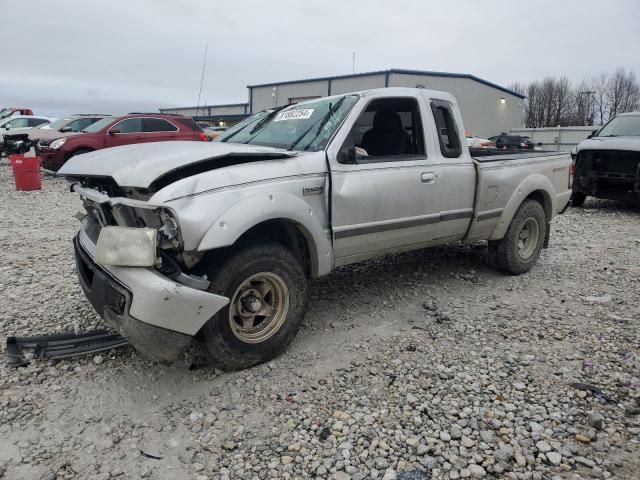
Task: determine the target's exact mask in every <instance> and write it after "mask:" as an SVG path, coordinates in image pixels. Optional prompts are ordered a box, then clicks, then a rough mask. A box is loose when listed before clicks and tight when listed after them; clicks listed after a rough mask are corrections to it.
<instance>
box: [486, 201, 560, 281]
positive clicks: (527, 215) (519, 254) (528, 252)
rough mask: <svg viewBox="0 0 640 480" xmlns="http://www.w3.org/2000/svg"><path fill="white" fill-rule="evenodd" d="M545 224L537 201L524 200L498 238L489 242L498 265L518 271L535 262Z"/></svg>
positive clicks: (527, 269)
mask: <svg viewBox="0 0 640 480" xmlns="http://www.w3.org/2000/svg"><path fill="white" fill-rule="evenodd" d="M547 228H549V226H548V224H547V220H546V216H545V213H544V209H543V208H542V205H540V203H538V202H536V201H535V200H525V201H524V202H523V203H522V205H520V208H519V209H518V211H517V212H516V214H515V216H514V217H513V220H511V224H510V225H509V228H508V229H507V233H505V235H504V238H502V240H497V241H492V242H490V243H489V247H490V249H491V253H492V256H493V258H494V260H495V263H496V265H497V267H498V269H500V270H503V271H505V272H508V273H511V274H512V275H519V274H521V273H525V272H528V271H529V270H531V267H533V265H534V264H535V263H536V261H537V260H538V257H539V256H540V251H541V250H542V245H543V244H544V239H545V236H546V234H547Z"/></svg>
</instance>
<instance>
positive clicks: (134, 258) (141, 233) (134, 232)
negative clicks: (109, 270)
mask: <svg viewBox="0 0 640 480" xmlns="http://www.w3.org/2000/svg"><path fill="white" fill-rule="evenodd" d="M157 235H158V232H157V230H155V229H153V228H137V227H104V228H102V229H101V230H100V236H99V237H98V243H97V245H96V262H97V263H99V264H101V265H113V266H126V267H152V266H154V265H155V264H156V258H157V253H156V246H157Z"/></svg>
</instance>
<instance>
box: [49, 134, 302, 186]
mask: <svg viewBox="0 0 640 480" xmlns="http://www.w3.org/2000/svg"><path fill="white" fill-rule="evenodd" d="M294 155H295V153H293V152H289V151H287V150H281V149H276V148H270V147H260V146H251V145H242V144H234V143H221V142H196V141H194V142H190V141H172V142H154V143H143V144H137V145H125V146H121V147H113V148H105V149H103V150H97V151H95V152H90V153H85V154H83V155H77V156H75V157H72V158H70V159H69V160H68V161H67V162H66V163H65V164H64V165H63V166H62V168H61V169H60V170H58V175H62V176H67V177H111V178H113V180H114V181H115V182H116V183H117V184H118V185H119V186H121V187H134V188H144V189H147V188H149V186H150V185H151V184H152V183H153V182H154V180H157V179H159V178H160V177H163V176H165V175H168V174H171V173H172V172H176V171H179V170H180V169H181V168H184V167H188V166H190V165H194V166H196V165H199V166H200V167H202V166H203V165H204V164H205V163H206V165H207V166H209V165H210V168H205V170H208V169H215V168H216V159H218V161H219V163H220V166H226V164H225V163H224V162H223V160H222V159H223V158H227V159H228V158H231V157H245V158H247V159H249V158H255V159H264V160H269V159H277V158H287V157H292V156H294ZM238 163H242V161H241V160H239V162H238ZM203 171H204V170H203Z"/></svg>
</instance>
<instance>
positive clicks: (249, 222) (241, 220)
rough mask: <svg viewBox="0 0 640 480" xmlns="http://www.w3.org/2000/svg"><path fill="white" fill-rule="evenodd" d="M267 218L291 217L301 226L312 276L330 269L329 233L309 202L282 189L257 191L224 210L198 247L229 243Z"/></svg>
mask: <svg viewBox="0 0 640 480" xmlns="http://www.w3.org/2000/svg"><path fill="white" fill-rule="evenodd" d="M268 220H286V221H290V222H293V223H294V224H296V226H297V227H298V228H299V229H300V231H301V233H302V234H303V235H304V237H305V239H306V241H307V246H308V247H309V253H310V255H311V270H312V276H313V277H319V276H322V275H326V274H327V273H329V272H330V271H331V269H332V266H333V254H332V247H331V241H330V236H329V235H327V233H326V232H325V230H324V229H323V227H322V225H321V224H320V221H319V220H318V219H317V217H316V215H315V212H314V211H313V209H312V208H311V206H309V204H308V203H306V202H305V201H304V200H302V199H301V198H299V197H296V196H295V195H292V194H290V193H285V192H274V193H260V194H257V195H254V196H251V197H248V198H245V199H244V200H242V201H240V202H239V203H236V204H235V205H233V206H232V207H231V208H229V209H227V210H225V211H224V212H223V213H222V214H221V215H219V216H218V217H217V218H216V219H215V221H214V222H213V223H212V224H211V226H210V227H209V229H208V230H207V232H206V233H205V234H204V236H203V237H202V240H201V241H200V244H199V245H198V248H197V250H198V251H207V250H213V249H216V248H221V247H229V246H231V245H233V244H234V243H235V242H236V241H237V240H238V239H239V238H240V237H241V236H242V235H243V234H244V233H246V232H247V231H248V230H249V229H251V228H252V227H255V226H256V225H258V224H260V223H263V222H266V221H268Z"/></svg>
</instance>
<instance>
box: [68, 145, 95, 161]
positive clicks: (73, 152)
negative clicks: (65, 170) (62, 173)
mask: <svg viewBox="0 0 640 480" xmlns="http://www.w3.org/2000/svg"><path fill="white" fill-rule="evenodd" d="M80 151H83V152H84V153H89V152H94V151H95V148H91V147H88V146H86V145H80V146H77V147H75V148H74V149H73V150H71V151H69V153H67V160H69V159H70V158H71V157H73V156H74V155H76V154H77V153H78V152H80Z"/></svg>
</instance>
